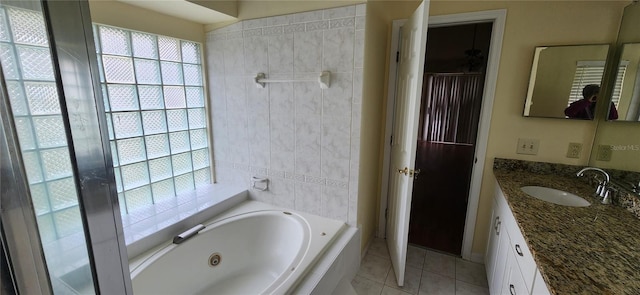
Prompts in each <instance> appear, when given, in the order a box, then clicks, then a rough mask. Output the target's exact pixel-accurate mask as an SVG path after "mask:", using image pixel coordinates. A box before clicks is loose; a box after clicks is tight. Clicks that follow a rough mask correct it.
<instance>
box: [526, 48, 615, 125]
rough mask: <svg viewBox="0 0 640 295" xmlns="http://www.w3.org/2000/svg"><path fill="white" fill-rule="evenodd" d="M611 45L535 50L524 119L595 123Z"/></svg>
mask: <svg viewBox="0 0 640 295" xmlns="http://www.w3.org/2000/svg"><path fill="white" fill-rule="evenodd" d="M608 53H609V45H607V44H597V45H569V46H541V47H536V49H535V54H534V58H533V65H532V67H531V76H530V79H529V88H528V90H527V99H526V101H525V106H524V113H523V115H524V116H525V117H542V118H559V119H579V120H593V118H594V117H595V106H596V103H597V101H598V95H599V91H600V85H601V84H602V78H603V74H604V70H605V64H606V60H607V55H608Z"/></svg>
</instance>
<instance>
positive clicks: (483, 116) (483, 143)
mask: <svg viewBox="0 0 640 295" xmlns="http://www.w3.org/2000/svg"><path fill="white" fill-rule="evenodd" d="M506 18H507V10H506V9H498V10H487V11H478V12H469V13H459V14H449V15H438V16H430V17H429V28H437V27H445V26H455V25H463V24H474V23H484V22H492V23H493V27H492V31H491V44H490V47H489V54H488V60H487V71H486V75H485V82H484V90H483V95H482V107H481V111H480V120H479V122H478V124H479V126H478V133H477V140H476V149H475V159H476V161H475V164H474V165H473V169H472V172H471V186H470V188H469V199H468V202H467V214H466V220H465V225H464V235H463V238H462V253H461V254H462V258H463V259H465V260H470V261H474V262H482V261H483V260H484V254H483V253H472V252H471V251H472V247H473V237H474V234H475V228H476V217H477V215H478V204H479V201H480V190H481V186H482V177H483V172H484V165H485V161H486V159H485V157H486V154H487V143H488V139H489V128H490V126H491V114H492V111H493V100H494V97H495V92H496V84H497V81H498V69H499V66H500V55H501V50H502V39H503V36H504V28H505V24H506ZM405 22H406V20H394V21H393V24H392V36H391V51H390V52H392V53H393V52H398V49H399V48H398V42H399V36H400V27H401V26H402V25H403V24H404V23H405ZM395 59H396V57H395V55H394V54H390V56H389V81H388V82H389V87H388V92H387V114H386V119H385V122H386V123H385V136H384V143H385V144H384V147H383V148H384V151H383V153H384V154H383V155H384V157H383V162H382V169H383V170H382V183H381V189H380V212H379V218H378V220H379V222H378V237H385V236H386V229H385V225H386V209H387V199H388V198H387V194H388V188H389V162H390V153H391V148H390V147H391V146H390V145H389V143H390V142H391V132H392V126H393V112H390V111H389V110H393V109H394V104H395V93H396V75H397V63H396V61H395ZM415 136H417V134H416V135H415Z"/></svg>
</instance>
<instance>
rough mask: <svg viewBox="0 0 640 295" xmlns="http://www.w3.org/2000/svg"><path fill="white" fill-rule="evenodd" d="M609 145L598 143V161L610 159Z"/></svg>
mask: <svg viewBox="0 0 640 295" xmlns="http://www.w3.org/2000/svg"><path fill="white" fill-rule="evenodd" d="M611 153H612V151H611V146H610V145H608V144H601V145H598V154H596V160H598V161H611Z"/></svg>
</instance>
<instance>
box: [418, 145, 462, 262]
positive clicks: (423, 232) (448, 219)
mask: <svg viewBox="0 0 640 295" xmlns="http://www.w3.org/2000/svg"><path fill="white" fill-rule="evenodd" d="M473 157H474V147H473V145H469V144H447V143H437V142H427V141H419V142H418V148H417V155H416V167H419V168H420V169H421V172H420V174H419V176H418V178H416V179H415V180H414V184H413V201H412V204H411V220H410V223H409V243H412V244H416V245H420V246H424V247H428V248H432V249H435V250H439V251H444V252H448V253H451V254H455V255H460V253H461V250H462V237H463V233H464V224H465V218H466V214H467V196H468V193H469V183H470V180H471V169H472V167H473V160H474V159H473Z"/></svg>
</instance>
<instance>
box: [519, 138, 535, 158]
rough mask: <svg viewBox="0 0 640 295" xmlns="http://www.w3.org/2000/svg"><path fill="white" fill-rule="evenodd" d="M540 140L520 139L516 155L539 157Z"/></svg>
mask: <svg viewBox="0 0 640 295" xmlns="http://www.w3.org/2000/svg"><path fill="white" fill-rule="evenodd" d="M539 145H540V140H539V139H528V138H518V148H517V149H516V153H518V154H523V155H537V154H538V146H539Z"/></svg>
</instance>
